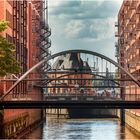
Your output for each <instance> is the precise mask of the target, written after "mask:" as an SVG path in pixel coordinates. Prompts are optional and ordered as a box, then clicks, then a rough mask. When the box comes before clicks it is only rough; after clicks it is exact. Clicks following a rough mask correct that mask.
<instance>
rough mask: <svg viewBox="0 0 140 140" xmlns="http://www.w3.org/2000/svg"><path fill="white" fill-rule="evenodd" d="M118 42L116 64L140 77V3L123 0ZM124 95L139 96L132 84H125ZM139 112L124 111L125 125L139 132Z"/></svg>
mask: <svg viewBox="0 0 140 140" xmlns="http://www.w3.org/2000/svg"><path fill="white" fill-rule="evenodd" d="M116 26H118V33H116V36H117V37H118V42H117V44H116V49H117V58H118V63H119V64H120V65H121V66H122V67H124V68H125V69H126V70H127V71H129V72H130V73H131V74H132V75H133V76H134V77H135V78H139V77H140V63H139V61H140V1H139V0H124V1H123V4H122V6H121V9H120V11H119V13H118V24H117V25H116ZM125 94H132V95H134V96H135V95H137V94H140V88H139V87H138V86H137V85H136V84H135V83H134V82H126V83H125ZM139 115H140V110H134V109H133V110H126V123H127V124H128V125H129V126H131V127H132V128H133V129H134V130H135V129H136V131H139V132H140V127H139V128H138V127H137V126H139V125H138V124H140V121H139Z"/></svg>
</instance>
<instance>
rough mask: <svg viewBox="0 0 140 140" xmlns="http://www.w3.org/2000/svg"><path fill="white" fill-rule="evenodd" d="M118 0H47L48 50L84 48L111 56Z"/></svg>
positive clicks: (118, 7) (119, 0) (54, 51)
mask: <svg viewBox="0 0 140 140" xmlns="http://www.w3.org/2000/svg"><path fill="white" fill-rule="evenodd" d="M121 3H122V0H110V1H107V0H48V7H49V25H50V27H51V30H52V35H51V40H52V47H51V51H52V53H56V52H60V51H63V50H68V49H87V50H91V51H96V52H99V53H102V54H104V55H106V56H108V57H110V58H113V59H115V57H114V54H115V47H114V44H115V37H114V33H115V26H114V23H115V21H117V13H118V11H119V9H120V7H121Z"/></svg>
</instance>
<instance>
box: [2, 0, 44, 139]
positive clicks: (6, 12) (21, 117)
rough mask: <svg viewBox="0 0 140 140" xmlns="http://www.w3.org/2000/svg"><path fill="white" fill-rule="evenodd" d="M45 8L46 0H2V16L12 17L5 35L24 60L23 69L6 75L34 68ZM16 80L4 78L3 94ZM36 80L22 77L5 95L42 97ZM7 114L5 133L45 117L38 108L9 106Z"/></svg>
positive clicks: (4, 122)
mask: <svg viewBox="0 0 140 140" xmlns="http://www.w3.org/2000/svg"><path fill="white" fill-rule="evenodd" d="M42 11H43V0H42V1H33V0H31V1H26V0H20V1H11V0H2V1H0V13H1V14H0V20H7V21H9V26H8V28H7V29H6V31H4V32H3V36H4V37H6V38H7V40H8V41H9V42H12V43H14V44H15V46H16V53H15V57H16V59H17V61H18V62H19V63H20V66H21V71H20V73H18V74H14V75H13V76H8V77H6V78H9V77H11V78H14V77H20V76H21V75H22V74H23V73H25V72H26V71H27V69H29V68H31V67H32V66H33V65H35V64H36V63H37V62H38V56H39V53H40V48H39V47H38V43H37V40H40V33H41V32H39V30H40V29H41V22H40V21H41V19H42V16H43V15H42ZM33 73H34V74H30V75H29V78H30V77H32V76H34V75H36V77H39V76H40V74H39V73H38V72H37V71H34V72H33ZM12 84H13V83H10V82H4V83H3V84H0V85H1V86H0V92H1V94H3V93H4V92H5V91H6V90H7V89H8V88H9V87H10V86H11V85H12ZM34 84H35V83H33V82H27V81H22V82H21V83H20V84H19V85H18V86H17V87H16V88H15V89H14V90H13V91H12V92H11V94H10V95H8V96H7V97H6V98H5V99H8V100H20V99H28V100H29V99H30V100H39V99H42V93H41V90H40V89H39V88H37V87H34ZM1 113H2V114H3V130H4V137H6V138H8V137H11V136H12V135H13V134H16V133H17V132H18V133H19V132H21V131H23V130H25V129H26V128H27V127H28V126H29V125H32V124H34V123H35V122H38V121H39V120H40V119H41V117H42V110H39V109H36V110H33V109H30V110H27V109H26V110H25V109H22V110H20V109H18V110H17V109H16V110H15V109H10V110H9V109H7V110H3V111H2V112H1Z"/></svg>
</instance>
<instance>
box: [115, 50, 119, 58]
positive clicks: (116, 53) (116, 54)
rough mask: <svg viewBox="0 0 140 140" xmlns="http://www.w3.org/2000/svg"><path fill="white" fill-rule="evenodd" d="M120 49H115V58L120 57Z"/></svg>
mask: <svg viewBox="0 0 140 140" xmlns="http://www.w3.org/2000/svg"><path fill="white" fill-rule="evenodd" d="M118 56H119V55H118V48H116V49H115V57H118Z"/></svg>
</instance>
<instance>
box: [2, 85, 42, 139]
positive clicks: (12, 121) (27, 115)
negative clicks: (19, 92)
mask: <svg viewBox="0 0 140 140" xmlns="http://www.w3.org/2000/svg"><path fill="white" fill-rule="evenodd" d="M24 98H25V97H24ZM26 98H27V99H33V100H39V99H41V98H42V93H41V91H40V90H39V89H37V88H34V89H33V90H32V91H31V92H30V93H28V96H27V95H26ZM17 99H18V98H17ZM1 115H2V117H3V118H2V122H3V123H2V124H1V126H2V128H3V129H2V131H3V132H2V134H1V135H2V136H1V137H2V138H16V137H17V136H18V135H20V134H21V133H23V132H24V131H26V130H28V129H31V127H34V125H36V123H39V122H40V121H42V120H43V117H44V116H43V110H42V109H6V110H3V111H1Z"/></svg>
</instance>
